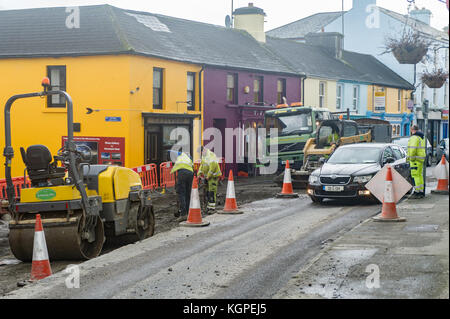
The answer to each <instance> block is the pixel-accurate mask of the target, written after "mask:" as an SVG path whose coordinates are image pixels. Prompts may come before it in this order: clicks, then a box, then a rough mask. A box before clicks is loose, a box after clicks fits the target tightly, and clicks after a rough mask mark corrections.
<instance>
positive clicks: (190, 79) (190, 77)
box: [187, 72, 195, 111]
mask: <svg viewBox="0 0 450 319" xmlns="http://www.w3.org/2000/svg"><path fill="white" fill-rule="evenodd" d="M187 101H188V110H189V111H195V73H193V72H188V73H187Z"/></svg>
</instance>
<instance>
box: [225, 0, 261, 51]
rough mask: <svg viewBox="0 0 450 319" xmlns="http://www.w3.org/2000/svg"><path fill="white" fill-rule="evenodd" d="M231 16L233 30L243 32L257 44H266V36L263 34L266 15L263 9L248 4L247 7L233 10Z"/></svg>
mask: <svg viewBox="0 0 450 319" xmlns="http://www.w3.org/2000/svg"><path fill="white" fill-rule="evenodd" d="M233 15H234V28H235V29H239V30H245V31H247V32H248V33H250V34H251V35H252V36H253V37H254V38H255V39H256V40H258V41H259V42H262V43H266V34H265V33H264V17H265V16H266V14H265V13H264V10H263V9H261V8H257V7H255V6H254V5H253V3H249V4H248V7H243V8H238V9H236V10H234V12H233Z"/></svg>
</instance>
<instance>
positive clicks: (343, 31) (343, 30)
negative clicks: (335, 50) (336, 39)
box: [342, 0, 345, 50]
mask: <svg viewBox="0 0 450 319" xmlns="http://www.w3.org/2000/svg"><path fill="white" fill-rule="evenodd" d="M344 34H345V27H344V0H342V37H343V41H342V50H344V43H345V36H344Z"/></svg>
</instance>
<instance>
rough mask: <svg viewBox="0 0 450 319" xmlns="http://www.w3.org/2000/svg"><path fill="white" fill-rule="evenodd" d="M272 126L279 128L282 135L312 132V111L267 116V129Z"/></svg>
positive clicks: (279, 133)
mask: <svg viewBox="0 0 450 319" xmlns="http://www.w3.org/2000/svg"><path fill="white" fill-rule="evenodd" d="M270 128H277V129H278V135H280V136H286V135H294V134H307V133H311V132H312V119H311V113H310V112H308V113H301V114H293V115H282V116H277V117H267V118H266V129H267V130H269V129H270Z"/></svg>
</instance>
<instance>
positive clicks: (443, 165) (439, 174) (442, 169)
mask: <svg viewBox="0 0 450 319" xmlns="http://www.w3.org/2000/svg"><path fill="white" fill-rule="evenodd" d="M447 167H448V163H447V160H446V159H445V155H442V159H441V162H440V163H439V164H438V165H436V167H435V169H434V174H435V176H436V178H437V179H438V185H437V188H436V189H433V190H431V192H432V193H435V194H442V195H448V194H449V192H448V170H447Z"/></svg>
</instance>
